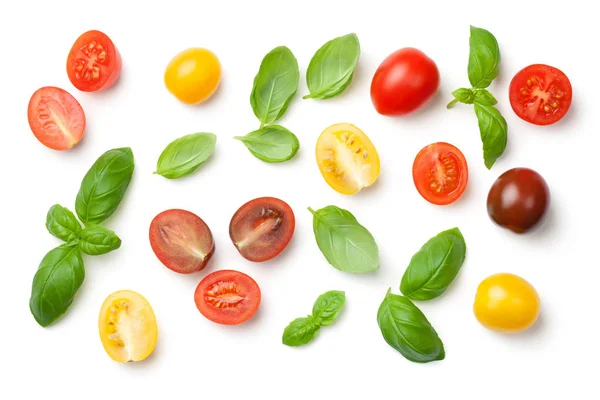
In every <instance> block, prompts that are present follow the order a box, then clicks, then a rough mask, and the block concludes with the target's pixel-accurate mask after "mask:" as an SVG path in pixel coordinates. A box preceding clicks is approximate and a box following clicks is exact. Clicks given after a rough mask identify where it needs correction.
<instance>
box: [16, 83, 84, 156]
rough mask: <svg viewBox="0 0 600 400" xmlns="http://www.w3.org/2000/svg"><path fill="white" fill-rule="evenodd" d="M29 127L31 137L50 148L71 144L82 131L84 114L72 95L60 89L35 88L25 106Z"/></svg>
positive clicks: (74, 143) (59, 147)
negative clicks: (33, 136) (31, 133)
mask: <svg viewBox="0 0 600 400" xmlns="http://www.w3.org/2000/svg"><path fill="white" fill-rule="evenodd" d="M27 119H28V120H29V127H30V128H31V131H32V132H33V134H34V135H35V137H36V138H37V139H38V140H39V141H40V142H42V144H43V145H44V146H46V147H49V148H51V149H53V150H67V149H70V148H71V147H73V146H75V145H76V144H77V143H79V141H80V140H81V138H82V137H83V133H84V131H85V113H84V112H83V108H81V105H80V104H79V102H78V101H77V100H75V98H74V97H73V96H71V95H70V94H69V93H68V92H66V91H64V90H63V89H60V88H57V87H52V86H46V87H43V88H40V89H38V90H37V91H36V92H35V93H34V94H33V96H31V100H29V106H28V107H27Z"/></svg>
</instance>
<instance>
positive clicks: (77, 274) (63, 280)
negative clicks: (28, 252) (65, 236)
mask: <svg viewBox="0 0 600 400" xmlns="http://www.w3.org/2000/svg"><path fill="white" fill-rule="evenodd" d="M84 277H85V269H84V267H83V260H82V259H81V253H80V251H79V248H77V247H76V246H74V247H73V246H68V245H62V246H60V247H57V248H55V249H53V250H50V252H48V253H47V254H46V256H45V257H44V258H43V259H42V262H41V263H40V266H39V268H38V270H37V272H36V274H35V276H34V277H33V284H32V287H31V298H30V300H29V308H30V310H31V313H32V314H33V317H34V318H35V320H36V321H37V323H38V324H40V325H41V326H48V325H50V324H52V323H53V322H54V321H56V320H57V319H58V318H59V317H60V316H61V315H63V314H64V313H65V311H67V309H68V308H69V306H70V305H71V303H72V302H73V298H74V297H75V293H77V290H78V289H79V288H80V287H81V284H82V283H83V278H84Z"/></svg>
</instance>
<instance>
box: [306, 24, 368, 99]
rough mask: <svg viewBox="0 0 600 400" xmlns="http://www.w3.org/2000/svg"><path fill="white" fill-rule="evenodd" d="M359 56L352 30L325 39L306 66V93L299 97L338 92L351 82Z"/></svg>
mask: <svg viewBox="0 0 600 400" xmlns="http://www.w3.org/2000/svg"><path fill="white" fill-rule="evenodd" d="M359 57H360V43H359V41H358V36H356V34H355V33H350V34H348V35H345V36H340V37H338V38H335V39H332V40H330V41H329V42H327V43H325V44H324V45H323V46H322V47H321V48H320V49H319V50H317V52H316V53H315V55H314V56H313V58H312V59H311V60H310V64H309V65H308V69H307V70H306V84H307V85H308V90H309V91H310V94H309V95H306V96H304V97H303V99H329V98H331V97H334V96H337V95H338V94H340V93H342V92H343V91H344V90H345V89H346V88H347V87H348V86H349V85H350V83H351V82H352V77H353V75H354V70H355V69H356V65H357V64H358V59H359Z"/></svg>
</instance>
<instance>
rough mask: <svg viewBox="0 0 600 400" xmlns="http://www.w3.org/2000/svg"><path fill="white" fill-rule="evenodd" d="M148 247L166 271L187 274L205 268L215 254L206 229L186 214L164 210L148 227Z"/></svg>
mask: <svg viewBox="0 0 600 400" xmlns="http://www.w3.org/2000/svg"><path fill="white" fill-rule="evenodd" d="M150 246H151V247H152V250H153V251H154V254H156V257H158V259H159V260H160V262H162V263H163V264H164V265H165V266H166V267H167V268H169V269H171V270H173V271H175V272H178V273H180V274H191V273H192V272H196V271H200V270H202V269H204V267H206V264H207V263H208V261H209V260H210V258H211V257H212V255H213V253H214V251H215V242H214V241H213V236H212V233H211V232H210V229H209V228H208V225H206V224H205V223H204V221H202V219H200V217H198V216H197V215H196V214H193V213H191V212H189V211H186V210H175V209H174V210H167V211H163V212H161V213H160V214H158V215H157V216H156V217H154V219H153V220H152V223H151V224H150Z"/></svg>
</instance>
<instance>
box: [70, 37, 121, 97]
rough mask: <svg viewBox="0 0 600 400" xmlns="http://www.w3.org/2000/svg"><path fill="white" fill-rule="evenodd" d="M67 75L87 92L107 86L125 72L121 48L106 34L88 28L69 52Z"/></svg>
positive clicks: (78, 87)
mask: <svg viewBox="0 0 600 400" xmlns="http://www.w3.org/2000/svg"><path fill="white" fill-rule="evenodd" d="M67 74H68V75H69V80H70V81H71V83H72V84H73V86H75V87H76V88H77V89H79V90H81V91H83V92H95V91H97V90H102V89H107V88H109V87H111V86H112V85H114V83H115V82H116V81H117V79H119V75H120V74H121V55H120V54H119V50H117V48H116V47H115V45H114V43H113V42H112V40H110V38H109V37H108V36H106V35H105V34H104V33H102V32H100V31H87V32H85V33H84V34H82V35H81V36H79V37H78V38H77V40H76V41H75V44H73V47H72V48H71V51H70V52H69V56H68V57H67Z"/></svg>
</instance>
